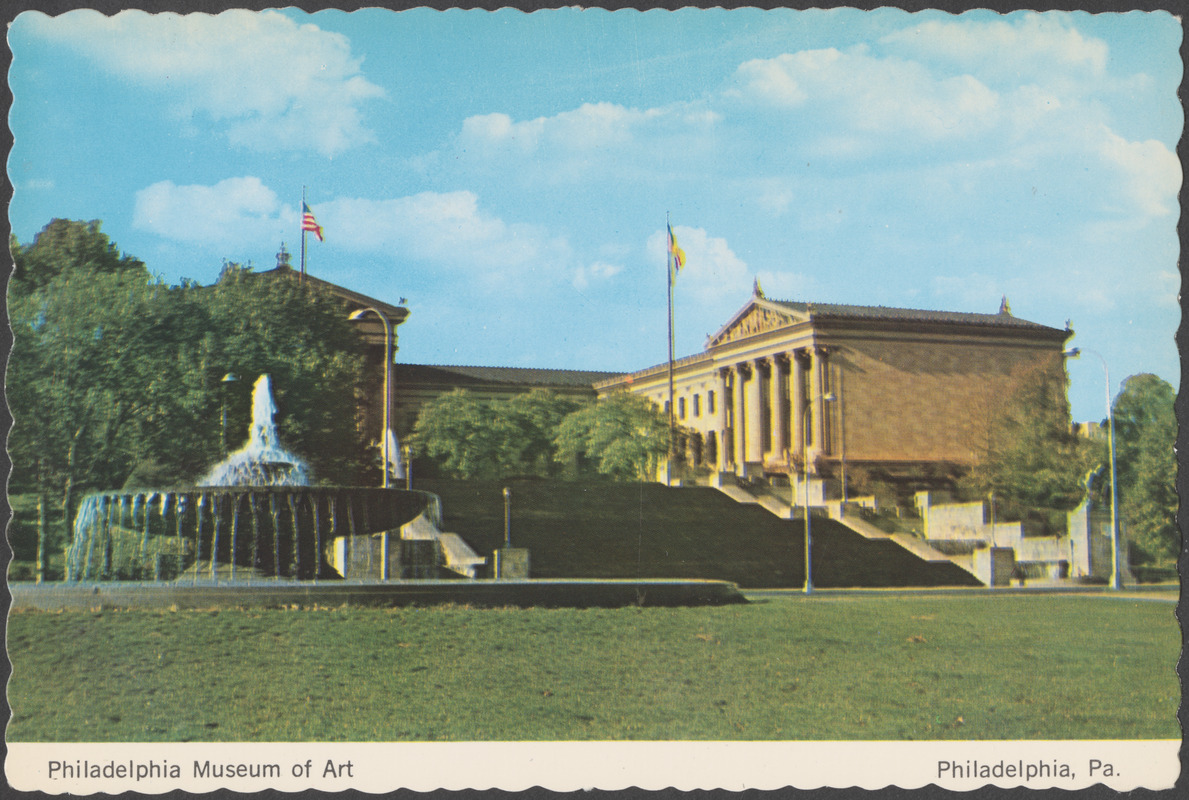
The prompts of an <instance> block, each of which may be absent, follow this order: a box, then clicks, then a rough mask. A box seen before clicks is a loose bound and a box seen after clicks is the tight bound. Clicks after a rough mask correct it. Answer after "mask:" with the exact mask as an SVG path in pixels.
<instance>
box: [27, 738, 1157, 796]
mask: <svg viewBox="0 0 1189 800" xmlns="http://www.w3.org/2000/svg"><path fill="white" fill-rule="evenodd" d="M1180 745H1181V743H1180V741H1177V740H1138V741H994V742H969V741H965V742H963V741H958V742H946V741H930V742H745V743H734V742H595V743H578V742H491V743H452V744H433V743H408V744H394V743H350V742H344V743H326V744H319V743H304V742H299V743H277V742H271V743H263V744H243V743H200V744H85V743H84V744H78V743H43V742H38V743H21V742H10V743H9V744H8V758H7V763H6V764H5V771H6V772H7V777H8V782H9V784H10V785H11V786H12V787H13V788H15V789H19V790H22V791H41V792H46V793H49V794H54V795H58V794H65V793H70V794H96V793H105V794H115V793H117V792H125V791H136V792H141V793H146V794H161V793H163V792H168V791H173V790H176V789H182V790H185V791H188V792H210V791H214V790H217V789H221V788H227V789H231V790H234V791H239V792H256V791H261V790H265V789H274V790H280V791H284V792H295V791H302V790H308V789H314V790H319V791H341V790H344V789H356V790H359V791H364V792H375V793H379V792H390V791H393V790H396V789H413V790H417V791H429V790H433V789H451V790H457V789H489V788H497V789H504V790H509V791H522V790H525V789H529V788H531V787H533V786H542V787H544V788H546V789H550V790H554V791H576V790H580V789H603V790H619V789H625V788H628V787H633V786H634V787H639V788H641V789H646V790H659V789H665V788H668V787H675V788H677V789H680V790H683V791H689V790H696V789H725V790H729V791H742V790H744V789H768V790H771V789H780V788H784V787H786V786H793V787H796V788H798V789H816V788H821V787H823V786H832V787H851V786H858V787H861V788H864V789H880V788H883V787H886V786H889V785H891V786H899V787H901V788H904V789H916V788H920V787H923V786H928V785H930V784H936V785H938V786H941V787H943V788H946V789H953V790H959V791H967V790H972V789H977V788H979V787H982V786H986V785H994V786H1000V787H1021V786H1023V787H1028V788H1032V789H1048V788H1060V789H1084V788H1087V787H1090V786H1094V785H1095V784H1098V783H1103V784H1105V785H1107V786H1109V787H1110V788H1112V789H1115V790H1116V791H1130V790H1132V789H1136V788H1141V787H1142V788H1147V789H1168V788H1171V787H1172V786H1173V785H1174V783H1175V782H1176V780H1177V776H1178V774H1179V772H1180V760H1179V758H1178V750H1179V748H1180ZM207 760H209V761H211V762H213V763H219V764H228V763H231V764H245V765H246V764H276V765H277V766H278V768H279V771H280V773H281V774H280V776H279V777H277V778H272V779H269V778H251V777H243V778H233V779H230V780H228V779H212V778H196V777H195V775H194V772H195V767H194V765H195V762H199V763H202V762H205V761H207ZM51 761H59V762H62V763H67V764H71V765H72V766H74V767H75V769H76V770H78V769H79V766H80V765H82V764H83V762H88V763H89V764H91V765H98V766H99V767H100V769H101V770H102V769H103V768H104V767H107V768H108V771H109V772H115V771H116V768H117V765H118V766H123V765H128V764H132V765H133V768H135V765H149V764H150V763H152V764H155V765H156V766H157V768H158V771H159V772H168V771H169V770H168V769H162V768H163V767H164V768H167V767H177V769H178V772H180V777H178V778H174V779H171V778H168V777H165V778H146V779H141V780H137V779H135V778H134V777H127V778H120V777H111V778H102V777H100V778H97V779H93V778H86V777H78V778H71V779H64V778H62V777H60V772H59V776H57V777H54V778H52V779H51V778H50V776H49V763H50V762H51ZM942 761H948V762H951V763H954V764H958V765H962V766H964V768H965V769H967V770H970V771H972V772H975V773H977V772H980V771H982V770H987V771H989V772H990V773H991V774H992V775H993V777H991V778H988V779H984V778H978V777H970V778H954V777H952V776H950V777H947V776H946V775H945V774H939V763H940V762H942ZM1092 761H1097V762H1098V763H1099V764H1101V765H1104V766H1100V768H1099V770H1098V772H1097V774H1093V775H1092V774H1090V764H1091V762H1092ZM307 763H308V764H309V765H310V773H311V774H310V777H308V778H307V777H306V775H305V768H306V767H305V765H306V764H307ZM328 763H330V764H332V765H334V767H333V770H334V772H335V773H337V774H335V775H331V774H327V769H326V765H327V764H328ZM348 763H350V765H351V766H350V770H349V772H350V776H348V775H347V774H346V773H347V772H348V770H347V769H345V768H344V767H345V765H346V764H348ZM1107 764H1109V765H1111V773H1113V774H1110V775H1108V774H1106V773H1107V770H1106V767H1105V765H1107ZM108 765H111V766H108ZM1021 765H1022V766H1023V767H1024V769H1025V771H1027V767H1028V766H1029V765H1032V766H1033V771H1034V772H1036V773H1039V774H1038V775H1037V776H1035V777H1032V778H1030V779H1028V778H1024V777H1019V776H1013V773H1014V772H1016V771H1018V770H1019V769H1020V766H1021ZM1062 765H1068V767H1069V772H1070V773H1072V776H1071V777H1061V776H1060V775H1057V774H1055V773H1059V772H1061V766H1062ZM1045 767H1047V770H1048V772H1050V773H1054V774H1051V775H1049V776H1048V777H1045V776H1044V775H1043V772H1044V770H1045ZM84 769H85V768H84ZM294 771H296V772H298V773H300V776H296V777H295V776H294V774H293V773H294Z"/></svg>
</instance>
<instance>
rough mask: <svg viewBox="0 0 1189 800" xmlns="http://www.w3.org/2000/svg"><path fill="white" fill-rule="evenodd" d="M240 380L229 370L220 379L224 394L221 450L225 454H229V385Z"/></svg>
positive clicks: (220, 431) (220, 433)
mask: <svg viewBox="0 0 1189 800" xmlns="http://www.w3.org/2000/svg"><path fill="white" fill-rule="evenodd" d="M238 380H239V377H238V376H236V374H235V373H234V372H228V373H227V374H226V375H224V376H223V378H222V380H220V381H219V388H220V389H222V392H221V394H222V395H223V410H222V414H221V417H222V421H221V423H220V425H219V451H220V452H221V453H222V454H223V455H224V456H226V455H227V387H228V385H230V384H232V383H235V382H236V381H238Z"/></svg>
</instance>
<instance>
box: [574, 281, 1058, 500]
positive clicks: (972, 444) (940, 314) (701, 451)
mask: <svg viewBox="0 0 1189 800" xmlns="http://www.w3.org/2000/svg"><path fill="white" fill-rule="evenodd" d="M1070 336H1072V331H1070V330H1068V329H1065V330H1060V329H1056V328H1050V327H1047V326H1044V325H1039V324H1037V323H1034V322H1028V321H1026V320H1022V319H1019V318H1017V317H1014V316H1012V314H1011V311H1010V308H1009V307H1008V305H1007V301H1006V299H1005V300H1004V301H1003V303H1002V304H1001V306H1000V309H999V312H998V313H994V314H973V313H959V312H948V311H920V310H910V309H901V308H885V307H882V306H854V305H836V304H829V303H806V302H788V301H780V300H769V299H768V298H766V297H765V296H764V295H763V293H762V291H760V289H759V288H758V286H757V287H756V288H755V290H754V291H753V294H752V297H751V298H750V300H748V302H747V303H746V304H745V305H744V306H743V307H742V308H741V309H740V310H739V311H738V312H737V313H736V314H735V315H734V316H733V317H731V319H730V320H729V321H728V322H727V323H726V324H725V325H723V326H722V328H720V329H719V330H718V332H717V333H715V334H713V335H712V336H711V337H710V338H709V340H708V341H707V344H706V347H705V349H704V351H703V352H701V353H699V354H697V355H693V356H688V357H686V358H682V359H680V360H678V361H676V362H674V365H673V395H672V396H673V402H674V403H675V407H674V413H675V417H676V422H677V424H678V425H679V426H681V427H682V428H684V429H686V430H687V431H690V432H692V433H691V435H690V437H689V438H690V443H689V445H688V447H687V458H688V459H689V460H690V461H692V462H693V463H695V464H702V465H705V466H709V467H710V468H711V469H713V470H715V471H717V472H718V473H720V474H722V473H728V474H729V473H734V474H736V475H739V476H743V477H751V476H760V475H764V474H767V475H772V474H780V473H785V474H799V473H801V470H802V469H803V465H804V464H807V465H808V467H809V470H808V473H809V474H810V475H815V476H821V477H823V478H825V477H829V478H832V479H834V480H838V479H841V480H846V470H847V469H848V468H849V469H852V470H853V469H866V470H872V471H877V472H878V473H881V474H882V475H883V476H885V477H889V478H899V479H901V480H904V479H908V480H911V479H912V478H913V477H914V476H917V477H918V478H926V477H928V476H930V475H934V476H936V475H939V474H940V473H944V472H947V471H948V472H952V471H953V470H960V469H961V468H962V467H963V466H968V465H970V464H971V463H972V461H973V460H974V458H975V454H976V453H977V452H978V451H979V448H980V445H982V446H984V447H985V445H986V443H987V436H989V435H990V431H989V425H990V424H991V420H992V418H993V416H994V412H995V411H996V409H997V408H999V407H1001V406H1002V404H1003V403H1004V402H1005V401H1006V400H1007V396H1008V394H1009V393H1010V392H1011V391H1012V389H1013V386H1014V385H1016V384H1017V383H1018V382H1019V381H1024V380H1030V379H1032V378H1033V377H1035V375H1036V370H1055V371H1058V372H1059V376H1060V377H1061V378H1062V380H1063V378H1064V369H1065V366H1064V360H1063V358H1062V353H1063V351H1064V349H1065V343H1066V341H1067V340H1068V339H1069V337H1070ZM1061 385H1063V384H1061ZM594 388H595V390H596V392H597V393H598V394H599V395H600V396H603V395H607V394H608V393H611V392H615V391H630V392H635V393H638V394H642V395H644V396H645V397H648V398H650V399H652V400H653V401H655V402H656V403H657V405H659V406H661V407H662V408H666V407H667V405H668V402H669V391H670V390H669V365H668V364H667V363H665V364H661V365H657V366H654V367H649V368H648V369H643V370H640V371H638V372H633V373H629V374H625V375H617V376H614V377H610V378H607V379H604V380H601V381H598V382H596V383H595V384H594Z"/></svg>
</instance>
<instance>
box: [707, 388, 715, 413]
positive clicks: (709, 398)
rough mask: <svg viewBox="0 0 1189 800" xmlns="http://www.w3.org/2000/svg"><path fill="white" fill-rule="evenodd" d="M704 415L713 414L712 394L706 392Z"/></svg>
mask: <svg viewBox="0 0 1189 800" xmlns="http://www.w3.org/2000/svg"><path fill="white" fill-rule="evenodd" d="M706 413H707V414H713V413H714V392H706Z"/></svg>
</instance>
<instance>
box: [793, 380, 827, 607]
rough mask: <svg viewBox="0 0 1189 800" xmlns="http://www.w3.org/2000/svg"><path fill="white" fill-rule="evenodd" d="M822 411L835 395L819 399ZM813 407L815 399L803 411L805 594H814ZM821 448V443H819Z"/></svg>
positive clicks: (802, 459) (807, 401) (809, 400)
mask: <svg viewBox="0 0 1189 800" xmlns="http://www.w3.org/2000/svg"><path fill="white" fill-rule="evenodd" d="M819 399H820V400H821V401H822V410H823V412H824V411H825V404H826V403H829V402H832V401H833V400H834V395H833V394H832V393H830V392H826V393H825V394H823V395H821V396H820V398H819ZM812 405H813V398H809V399H808V400H806V402H805V405H804V406H803V407H802V410H801V473H802V480H801V484H802V487H801V488H802V496H803V498H804V501H805V594H813V561H812V560H811V559H812V556H813V533H812V526H811V522H810V517H811V515H810V513H809V414H808V413H807V411H808V410H809V408H810V407H811V406H812ZM818 445H819V446H820V445H821V443H820V442H819V443H818Z"/></svg>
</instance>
